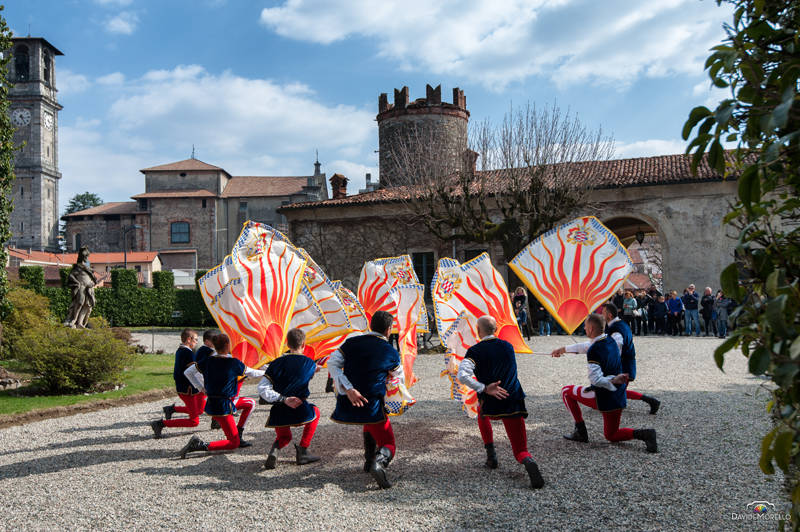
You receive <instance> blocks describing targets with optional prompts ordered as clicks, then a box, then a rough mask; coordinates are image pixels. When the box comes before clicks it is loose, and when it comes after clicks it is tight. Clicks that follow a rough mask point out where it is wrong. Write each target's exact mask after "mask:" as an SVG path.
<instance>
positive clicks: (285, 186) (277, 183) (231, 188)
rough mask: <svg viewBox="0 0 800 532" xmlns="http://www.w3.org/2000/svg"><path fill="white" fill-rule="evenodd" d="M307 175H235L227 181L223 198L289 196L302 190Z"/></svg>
mask: <svg viewBox="0 0 800 532" xmlns="http://www.w3.org/2000/svg"><path fill="white" fill-rule="evenodd" d="M306 183H308V177H270V176H235V177H233V178H232V179H231V180H230V181H228V184H227V186H226V187H225V190H224V191H223V192H222V197H223V198H240V197H248V196H250V197H253V196H289V195H291V194H297V193H298V192H301V191H302V190H303V187H304V186H306Z"/></svg>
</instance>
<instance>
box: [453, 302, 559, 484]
mask: <svg viewBox="0 0 800 532" xmlns="http://www.w3.org/2000/svg"><path fill="white" fill-rule="evenodd" d="M496 330H497V322H496V321H495V319H494V318H492V317H491V316H482V317H480V318H478V336H479V337H480V339H481V341H480V342H478V343H477V344H475V345H473V346H472V347H470V348H469V349H468V350H467V353H466V355H464V360H462V361H461V365H460V366H459V367H458V380H459V381H460V382H461V383H462V384H464V385H465V386H468V387H469V388H472V389H473V390H475V391H476V392H478V398H479V401H480V406H479V407H478V429H479V430H480V432H481V438H482V439H483V445H484V447H485V448H486V465H487V466H488V467H489V468H491V469H495V468H497V454H496V452H495V449H494V435H493V433H492V423H491V421H490V420H492V419H502V420H503V426H505V429H506V434H508V439H509V440H510V441H511V450H512V451H513V452H514V458H515V459H516V460H517V462H519V463H520V464H522V465H523V466H525V470H526V471H527V472H528V476H529V477H530V481H531V488H533V489H539V488H541V487H542V486H544V479H543V478H542V474H541V473H540V472H539V466H538V465H536V462H534V460H533V457H532V456H531V453H529V452H528V435H527V433H526V432H525V418H526V417H528V411H527V409H526V408H525V392H523V391H522V386H521V385H520V383H519V378H518V377H517V360H516V355H515V353H514V347H513V346H512V345H511V344H510V343H508V342H506V341H505V340H501V339H500V338H497V337H495V336H494V333H495V331H496Z"/></svg>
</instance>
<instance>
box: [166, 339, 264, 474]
mask: <svg viewBox="0 0 800 532" xmlns="http://www.w3.org/2000/svg"><path fill="white" fill-rule="evenodd" d="M213 342H214V347H215V348H216V350H217V352H216V353H214V354H212V355H210V356H209V357H208V358H207V359H206V362H205V364H204V365H203V373H202V374H201V373H200V371H199V370H198V369H197V365H192V366H190V367H189V368H188V369H187V370H186V372H185V373H186V377H187V378H188V379H189V380H190V381H191V382H192V384H194V385H195V386H196V387H197V388H198V389H203V390H205V393H206V396H207V397H208V400H207V401H206V409H205V410H206V414H208V415H209V416H211V417H213V418H214V419H216V420H217V421H218V422H219V424H220V426H221V427H222V431H223V432H224V433H225V437H226V438H227V439H225V440H219V441H212V442H210V443H205V442H204V441H203V440H201V439H200V437H198V436H192V439H191V440H189V443H187V444H186V446H185V447H184V448H183V449H181V453H180V454H181V458H186V454H187V453H190V452H193V451H223V450H229V449H237V448H239V447H249V446H250V445H252V444H250V443H248V442H244V441H242V433H243V432H244V424H245V423H247V418H248V417H249V416H250V412H252V411H253V408H254V407H255V405H256V402H255V401H254V400H253V399H250V398H249V397H239V398H237V394H238V389H239V386H238V381H239V380H240V379H244V378H245V377H263V376H264V372H263V371H261V370H259V369H253V368H248V367H247V366H245V365H244V363H243V362H242V361H241V360H239V359H238V358H233V356H232V355H231V340H230V338H228V335H227V334H219V335H217V336H215V337H214V340H213ZM237 409H241V411H242V413H241V415H240V416H239V425H238V426H237V425H236V423H235V421H234V418H233V413H234V412H236V410H237Z"/></svg>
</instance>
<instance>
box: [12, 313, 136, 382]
mask: <svg viewBox="0 0 800 532" xmlns="http://www.w3.org/2000/svg"><path fill="white" fill-rule="evenodd" d="M16 355H17V358H19V360H20V361H22V362H23V363H25V364H27V365H28V366H29V367H30V368H31V370H32V371H33V373H34V374H35V375H36V378H35V382H36V384H37V385H38V386H40V387H41V389H42V391H43V392H45V393H54V394H55V393H76V392H77V393H79V392H90V391H99V390H102V389H103V388H104V387H106V386H108V385H113V384H115V383H118V382H119V381H120V378H121V376H122V370H123V369H124V368H125V366H127V365H130V364H132V363H133V361H134V354H133V349H132V348H131V347H130V346H129V345H128V344H127V343H126V342H124V341H123V340H119V339H117V338H115V337H114V333H113V331H112V330H111V329H109V328H104V327H100V328H96V329H70V328H67V327H62V326H58V325H56V326H53V325H49V324H46V325H40V326H38V327H34V328H31V329H28V330H26V331H25V333H24V334H23V335H22V336H21V337H20V338H19V340H18V341H17V349H16Z"/></svg>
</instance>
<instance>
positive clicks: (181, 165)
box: [139, 159, 228, 174]
mask: <svg viewBox="0 0 800 532" xmlns="http://www.w3.org/2000/svg"><path fill="white" fill-rule="evenodd" d="M180 170H190V171H191V170H222V171H223V172H225V170H224V169H223V168H220V167H219V166H214V165H213V164H208V163H204V162H203V161H200V160H198V159H186V160H183V161H178V162H174V163H167V164H161V165H159V166H151V167H150V168H142V169H141V170H139V171H140V172H142V173H145V172H176V171H180ZM225 173H226V174H227V173H228V172H225Z"/></svg>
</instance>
